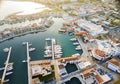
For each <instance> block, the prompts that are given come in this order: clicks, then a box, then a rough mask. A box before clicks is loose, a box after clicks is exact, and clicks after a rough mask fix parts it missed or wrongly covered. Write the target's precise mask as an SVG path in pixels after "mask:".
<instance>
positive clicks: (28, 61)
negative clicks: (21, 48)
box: [26, 42, 32, 84]
mask: <svg viewBox="0 0 120 84" xmlns="http://www.w3.org/2000/svg"><path fill="white" fill-rule="evenodd" d="M26 46H27V68H28V84H32V78H31V77H32V76H31V71H30V55H29V43H28V42H26Z"/></svg>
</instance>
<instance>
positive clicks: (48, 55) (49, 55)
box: [44, 54, 52, 57]
mask: <svg viewBox="0 0 120 84" xmlns="http://www.w3.org/2000/svg"><path fill="white" fill-rule="evenodd" d="M44 57H52V55H51V54H47V55H44Z"/></svg>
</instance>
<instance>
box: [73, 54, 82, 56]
mask: <svg viewBox="0 0 120 84" xmlns="http://www.w3.org/2000/svg"><path fill="white" fill-rule="evenodd" d="M72 56H80V54H79V53H76V54H73V55H72Z"/></svg>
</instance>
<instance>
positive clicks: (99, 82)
mask: <svg viewBox="0 0 120 84" xmlns="http://www.w3.org/2000/svg"><path fill="white" fill-rule="evenodd" d="M81 77H82V80H83V81H84V82H85V83H86V84H104V83H106V82H108V81H110V80H111V78H110V76H108V74H106V73H105V72H104V71H103V70H102V69H101V68H89V69H86V70H84V71H82V72H81Z"/></svg>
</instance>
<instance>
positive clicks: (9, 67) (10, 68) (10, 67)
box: [7, 63, 13, 71]
mask: <svg viewBox="0 0 120 84" xmlns="http://www.w3.org/2000/svg"><path fill="white" fill-rule="evenodd" d="M12 69H13V63H10V64H9V65H8V66H7V71H10V70H12Z"/></svg>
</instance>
